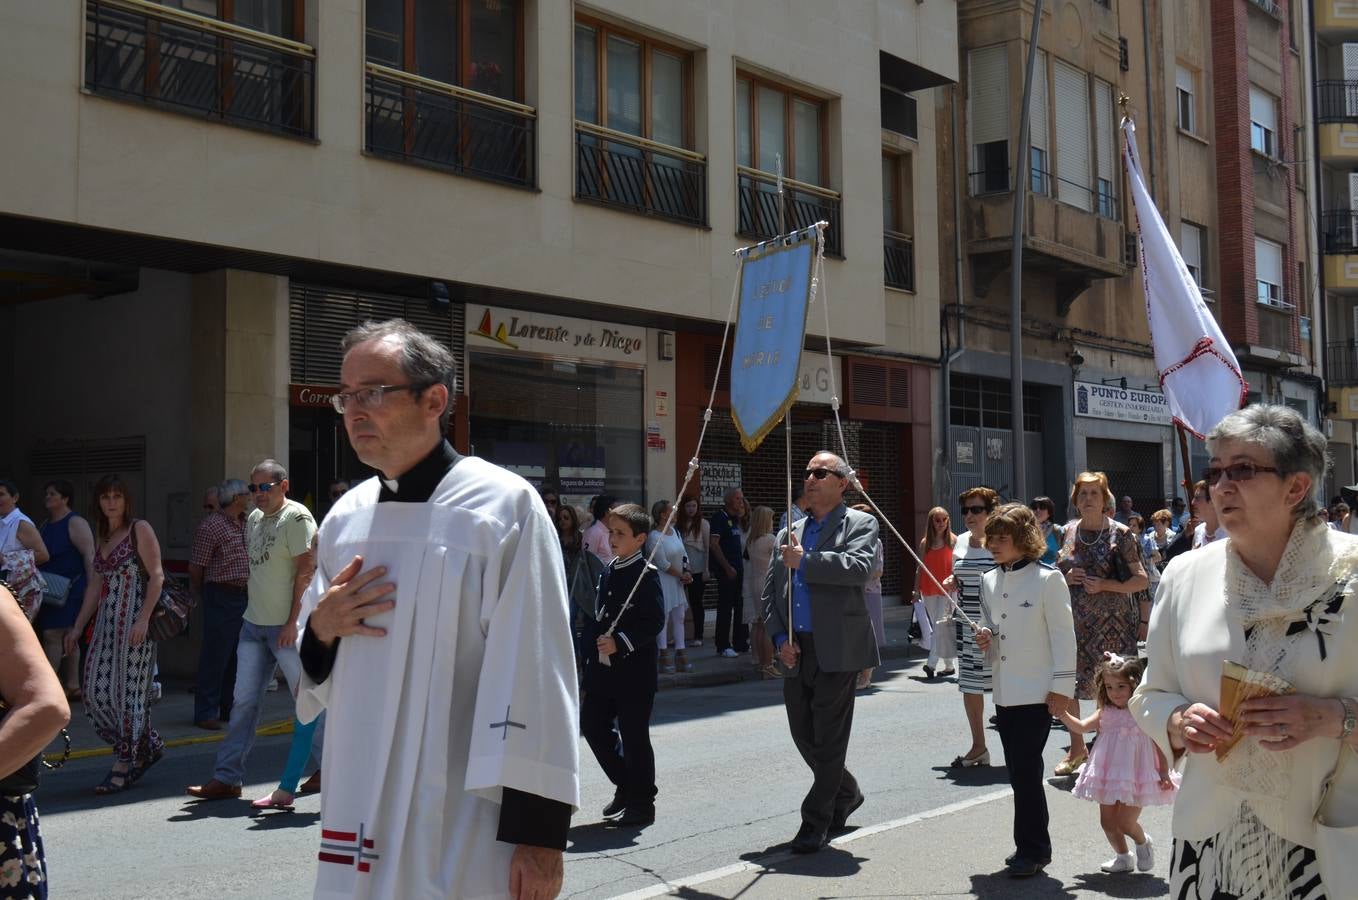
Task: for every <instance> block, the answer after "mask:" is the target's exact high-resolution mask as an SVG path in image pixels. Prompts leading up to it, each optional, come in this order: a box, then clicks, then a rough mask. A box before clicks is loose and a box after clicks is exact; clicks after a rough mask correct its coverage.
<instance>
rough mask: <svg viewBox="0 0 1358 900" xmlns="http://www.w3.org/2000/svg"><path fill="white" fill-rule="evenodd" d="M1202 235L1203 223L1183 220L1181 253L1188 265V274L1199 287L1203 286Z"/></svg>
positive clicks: (1180, 235)
mask: <svg viewBox="0 0 1358 900" xmlns="http://www.w3.org/2000/svg"><path fill="white" fill-rule="evenodd" d="M1202 235H1203V229H1202V226H1201V225H1194V224H1193V223H1192V222H1181V223H1180V224H1179V254H1180V255H1181V256H1183V258H1184V265H1186V266H1188V274H1189V275H1192V276H1193V281H1194V282H1195V283H1197V285H1198V287H1202V284H1203V281H1202V257H1203V253H1202Z"/></svg>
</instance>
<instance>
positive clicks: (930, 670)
mask: <svg viewBox="0 0 1358 900" xmlns="http://www.w3.org/2000/svg"><path fill="white" fill-rule="evenodd" d="M924 677H925V678H928V679H929V680H930V681H932V680H933V678H934V667H933V666H925V667H924Z"/></svg>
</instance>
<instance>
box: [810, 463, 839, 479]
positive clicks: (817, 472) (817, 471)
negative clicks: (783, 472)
mask: <svg viewBox="0 0 1358 900" xmlns="http://www.w3.org/2000/svg"><path fill="white" fill-rule="evenodd" d="M831 475H833V476H835V477H836V478H843V477H844V476H842V475H840V474H839V473H838V472H836V471H835V470H834V469H827V468H825V467H824V466H817V467H816V468H814V469H807V470H806V475H805V478H806V479H808V480H809V479H812V478H814V479H816V480H817V481H824V480H825V479H826V478H829V477H830V476H831Z"/></svg>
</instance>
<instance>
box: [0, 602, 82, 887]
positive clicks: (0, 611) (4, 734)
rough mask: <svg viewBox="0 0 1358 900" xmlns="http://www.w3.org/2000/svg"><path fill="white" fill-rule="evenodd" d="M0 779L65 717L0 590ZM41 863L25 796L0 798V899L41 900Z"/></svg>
mask: <svg viewBox="0 0 1358 900" xmlns="http://www.w3.org/2000/svg"><path fill="white" fill-rule="evenodd" d="M0 696H3V697H4V699H5V702H6V704H8V706H9V710H8V711H7V712H6V713H5V714H4V716H3V717H0V778H7V777H9V776H10V775H11V774H12V773H13V772H15V771H16V770H18V769H19V768H20V767H21V766H23V765H24V764H26V763H27V762H28V761H29V760H31V759H32V758H33V757H34V756H35V755H36V754H38V753H39V752H41V751H42V748H43V747H45V746H46V745H47V743H48V742H49V741H51V740H52V738H54V737H56V735H57V732H59V731H60V730H61V728H62V726H63V725H65V724H66V722H67V721H68V720H69V719H70V718H71V709H70V706H69V705H68V704H67V703H66V697H65V695H64V694H63V693H62V690H61V682H60V681H58V680H57V675H56V672H55V671H53V669H52V667H51V666H50V665H48V663H47V659H46V657H45V656H44V655H43V652H42V646H41V645H40V644H39V643H38V638H37V635H36V634H34V632H33V628H32V626H31V625H29V624H28V620H27V618H26V617H25V616H24V614H23V611H22V610H21V609H20V607H19V604H18V601H17V600H16V599H15V597H14V595H13V594H12V593H10V592H9V591H8V590H7V589H6V588H5V587H3V586H0ZM46 897H47V861H46V859H45V857H44V856H43V847H42V834H41V832H39V830H38V807H37V806H36V805H35V804H34V802H33V796H32V795H31V794H20V795H17V796H16V795H4V794H0V900H46Z"/></svg>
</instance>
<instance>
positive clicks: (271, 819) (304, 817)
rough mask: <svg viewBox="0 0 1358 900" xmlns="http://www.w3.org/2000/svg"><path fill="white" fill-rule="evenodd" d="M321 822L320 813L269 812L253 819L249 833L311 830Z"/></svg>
mask: <svg viewBox="0 0 1358 900" xmlns="http://www.w3.org/2000/svg"><path fill="white" fill-rule="evenodd" d="M320 820H321V814H320V813H319V812H309V813H299V812H269V813H259V814H257V815H255V816H252V817H251V821H250V827H249V828H248V829H247V830H248V831H281V830H283V829H287V828H310V827H311V826H312V825H315V824H316V823H317V822H319V821H320Z"/></svg>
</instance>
